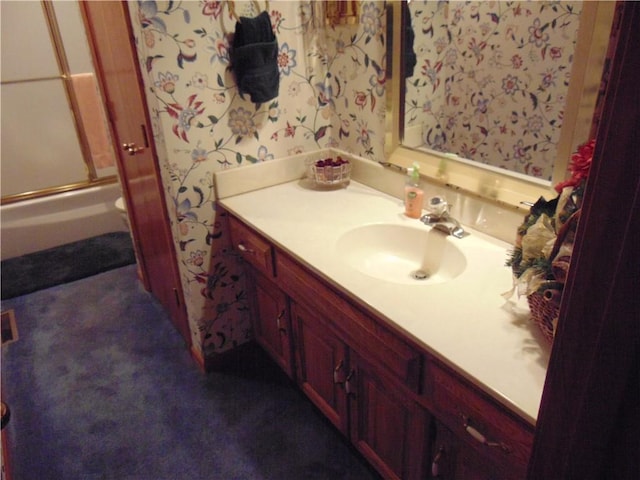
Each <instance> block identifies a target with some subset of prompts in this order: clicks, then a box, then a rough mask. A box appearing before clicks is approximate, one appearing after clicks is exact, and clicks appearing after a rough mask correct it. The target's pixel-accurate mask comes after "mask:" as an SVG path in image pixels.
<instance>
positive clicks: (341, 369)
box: [291, 302, 349, 435]
mask: <svg viewBox="0 0 640 480" xmlns="http://www.w3.org/2000/svg"><path fill="white" fill-rule="evenodd" d="M291 318H292V321H293V322H294V325H295V327H294V328H295V329H296V354H297V356H296V360H297V362H296V367H297V369H298V375H297V377H298V383H299V385H300V388H301V389H302V391H304V393H305V394H306V395H307V396H308V397H309V399H310V400H311V401H312V402H313V403H314V404H315V405H316V406H317V407H318V408H319V409H320V411H322V413H324V414H325V416H326V417H327V418H328V419H329V420H330V421H331V423H333V424H334V425H335V426H336V427H337V428H338V429H339V430H340V431H341V432H342V433H344V434H345V435H348V426H349V424H348V420H349V419H348V415H347V401H346V398H347V397H346V395H345V393H344V388H343V385H344V382H345V381H346V378H347V375H348V373H347V369H348V368H349V359H348V357H347V347H346V345H345V344H344V343H343V342H342V341H341V340H340V339H339V338H338V337H336V336H335V335H334V334H333V333H332V332H331V331H330V330H329V329H328V328H327V326H326V325H325V324H324V322H323V321H322V320H321V319H319V318H318V317H317V316H316V315H313V314H312V313H311V312H310V311H309V310H307V309H306V308H304V307H302V306H300V305H299V304H297V303H295V302H292V303H291Z"/></svg>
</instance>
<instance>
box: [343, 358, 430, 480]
mask: <svg viewBox="0 0 640 480" xmlns="http://www.w3.org/2000/svg"><path fill="white" fill-rule="evenodd" d="M350 356H351V368H350V370H349V373H348V375H347V379H346V381H345V390H346V393H347V395H348V397H349V405H350V414H351V425H350V430H351V432H350V433H351V441H352V442H353V443H354V445H355V446H356V447H357V448H358V450H359V451H360V452H361V453H362V454H363V455H364V456H365V457H366V458H367V459H368V460H369V461H370V462H371V463H372V464H373V465H375V467H376V468H377V469H378V471H380V472H381V473H382V474H383V475H384V477H385V478H390V479H407V480H410V479H423V478H425V477H426V466H425V459H426V453H427V437H428V431H427V427H428V425H429V423H428V419H429V415H428V413H427V411H426V410H424V409H423V408H422V406H420V405H419V404H417V403H416V402H415V401H413V400H411V399H409V398H407V396H406V395H403V394H402V391H401V390H400V389H399V388H398V387H396V386H395V385H396V384H395V383H394V382H392V381H391V380H389V379H385V378H383V377H381V376H380V373H381V372H380V371H376V370H375V369H374V368H373V367H372V366H371V365H370V364H369V363H367V362H366V361H365V360H364V359H363V358H361V357H358V356H357V355H356V354H355V353H354V352H353V351H351V352H350Z"/></svg>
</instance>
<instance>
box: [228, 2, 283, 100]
mask: <svg viewBox="0 0 640 480" xmlns="http://www.w3.org/2000/svg"><path fill="white" fill-rule="evenodd" d="M231 54H232V65H233V70H234V72H235V75H236V84H237V85H238V89H239V90H240V94H241V95H243V94H245V93H247V94H249V95H250V96H251V101H252V102H253V103H264V102H267V101H269V100H271V99H273V98H275V97H277V96H278V88H279V86H280V73H279V71H278V41H277V39H276V36H275V35H274V33H273V28H272V27H271V20H270V19H269V14H268V13H267V12H262V13H261V14H260V15H258V16H257V17H255V18H247V17H240V21H238V22H237V23H236V31H235V35H234V37H233V50H232V52H231Z"/></svg>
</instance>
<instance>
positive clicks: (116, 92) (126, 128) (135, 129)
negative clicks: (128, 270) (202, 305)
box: [80, 1, 191, 345]
mask: <svg viewBox="0 0 640 480" xmlns="http://www.w3.org/2000/svg"><path fill="white" fill-rule="evenodd" d="M80 7H81V10H82V12H83V15H84V17H85V23H86V26H87V35H88V37H89V38H90V43H91V45H90V46H91V49H92V52H93V55H94V61H95V63H96V72H97V75H98V77H99V83H100V85H101V87H102V90H103V94H104V96H105V99H106V103H107V111H108V113H109V120H110V126H111V131H112V134H113V137H114V139H115V142H116V150H117V151H118V152H119V155H118V170H119V173H120V178H121V181H122V188H123V193H124V196H125V200H126V204H127V208H128V210H129V217H130V219H131V229H132V236H133V241H134V244H135V246H136V253H137V255H138V263H139V267H140V271H141V276H142V281H143V283H144V285H145V288H146V289H147V290H149V291H150V292H151V293H152V294H153V295H154V296H155V297H156V298H157V299H158V301H159V302H160V303H161V304H162V306H163V307H164V308H165V309H166V311H167V312H168V313H169V315H170V316H171V320H172V321H173V323H174V325H175V327H176V328H177V329H178V331H179V332H180V334H181V335H182V337H183V338H184V339H185V341H186V342H187V345H190V344H191V335H190V332H189V327H188V322H187V314H186V310H185V307H184V301H183V294H182V287H181V284H180V276H179V273H178V268H177V264H176V254H175V248H174V244H173V239H172V235H171V231H170V227H169V218H168V215H167V211H166V203H165V199H164V192H163V189H162V182H161V177H160V171H159V169H158V165H157V156H156V152H155V148H154V147H155V146H154V143H153V137H152V135H151V130H150V128H149V125H150V122H149V118H148V111H147V109H146V104H145V100H144V95H143V91H144V90H143V88H142V85H143V83H142V78H141V75H140V71H139V69H138V62H137V61H136V54H135V50H134V48H133V36H132V33H131V25H130V23H129V15H128V11H127V6H126V2H114V1H112V2H80ZM125 145H127V146H126V147H125Z"/></svg>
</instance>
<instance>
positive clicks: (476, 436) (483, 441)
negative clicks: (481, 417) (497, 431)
mask: <svg viewBox="0 0 640 480" xmlns="http://www.w3.org/2000/svg"><path fill="white" fill-rule="evenodd" d="M462 419H463V422H464V429H465V431H466V432H467V433H468V434H469V435H471V436H472V437H473V438H474V439H475V440H476V441H478V442H479V443H481V444H483V445H485V446H487V447H498V448H500V449H501V450H502V451H503V452H505V453H511V448H509V446H508V445H506V444H505V443H503V442H494V441H490V440H487V437H486V436H485V435H484V434H482V433H481V432H480V431H479V430H477V429H476V428H474V427H472V426H471V425H470V420H471V419H470V418H469V417H466V416H464V415H462Z"/></svg>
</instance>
